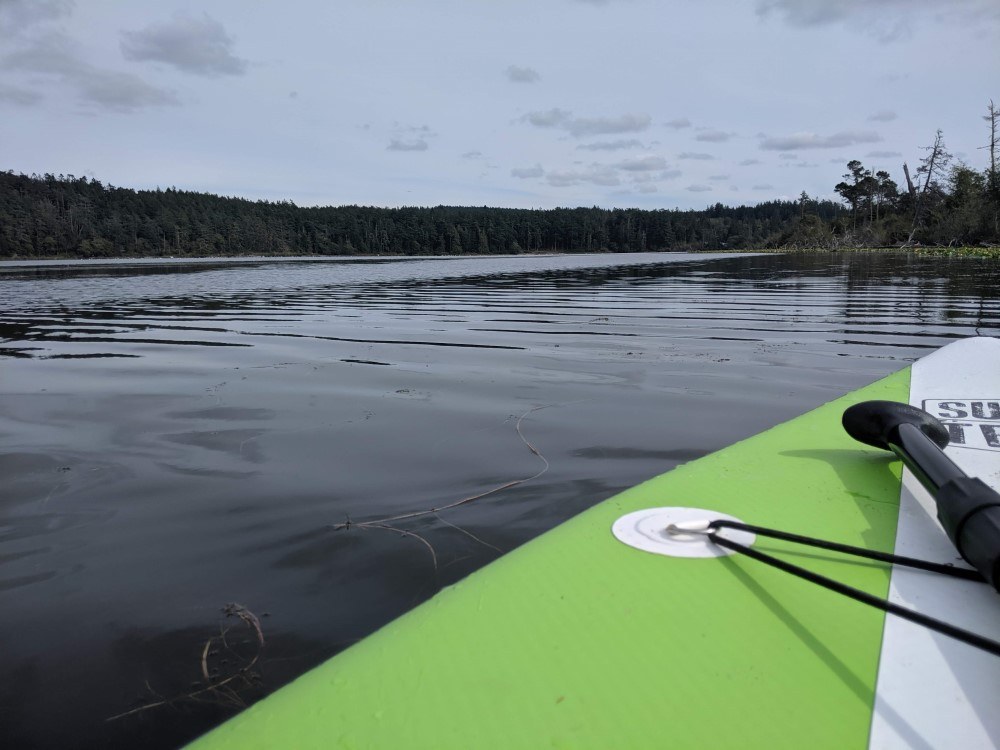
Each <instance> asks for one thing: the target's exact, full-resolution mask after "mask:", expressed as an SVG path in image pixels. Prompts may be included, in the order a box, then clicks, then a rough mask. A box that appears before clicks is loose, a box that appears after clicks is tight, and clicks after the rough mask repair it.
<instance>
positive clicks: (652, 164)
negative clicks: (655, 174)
mask: <svg viewBox="0 0 1000 750" xmlns="http://www.w3.org/2000/svg"><path fill="white" fill-rule="evenodd" d="M615 167H617V168H618V169H624V170H625V171H626V172H651V171H655V170H658V169H659V170H663V169H666V168H667V160H666V159H664V158H663V157H662V156H645V157H642V158H641V159H625V160H623V161H620V162H618V163H617V164H615Z"/></svg>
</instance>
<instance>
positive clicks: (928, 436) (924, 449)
mask: <svg viewBox="0 0 1000 750" xmlns="http://www.w3.org/2000/svg"><path fill="white" fill-rule="evenodd" d="M843 424H844V429H845V430H847V433H848V434H849V435H850V436H851V437H853V438H854V439H855V440H859V441H861V442H862V443H865V444H867V445H872V446H875V447H876V448H882V449H883V450H890V451H892V452H893V453H895V454H896V455H897V456H899V458H900V459H901V460H902V461H903V463H904V464H906V467H907V468H908V469H909V470H910V471H911V472H913V475H914V476H915V477H916V478H917V479H918V480H919V481H920V483H921V484H922V485H923V486H924V487H926V488H927V490H928V491H929V492H930V493H931V496H932V497H933V498H934V501H935V503H936V504H937V516H938V520H939V521H940V522H941V525H942V526H943V527H944V530H945V533H947V534H948V538H949V539H951V541H952V543H953V544H954V545H955V547H956V549H958V551H959V553H960V554H961V555H962V557H963V558H965V560H966V561H967V562H968V563H969V564H970V565H972V566H973V567H974V568H975V569H976V570H978V571H979V572H980V573H981V574H982V576H983V578H985V579H986V580H987V581H988V582H989V583H990V585H992V586H993V587H994V588H995V589H997V590H998V591H1000V494H997V493H996V492H995V491H994V490H993V489H992V488H991V487H989V485H987V484H986V483H985V482H983V481H982V480H980V479H975V478H973V477H970V476H968V475H967V474H966V473H965V472H964V471H962V469H960V468H959V467H958V466H957V465H956V464H955V462H954V461H952V460H951V459H950V458H948V456H946V455H945V454H944V452H943V451H942V448H944V447H945V446H946V445H948V439H949V436H948V430H947V428H946V427H945V426H944V425H943V424H941V422H939V421H938V420H937V419H936V418H934V417H933V416H931V415H930V414H928V413H927V412H925V411H923V410H922V409H918V408H916V407H915V406H909V405H907V404H900V403H896V402H895V401H865V402H863V403H860V404H855V405H854V406H852V407H850V408H849V409H847V410H846V411H845V412H844V418H843Z"/></svg>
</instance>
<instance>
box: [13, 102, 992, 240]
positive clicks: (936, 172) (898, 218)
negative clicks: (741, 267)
mask: <svg viewBox="0 0 1000 750" xmlns="http://www.w3.org/2000/svg"><path fill="white" fill-rule="evenodd" d="M984 119H986V120H987V121H988V122H989V124H990V140H989V145H988V147H989V162H988V163H989V166H988V167H987V169H986V170H984V171H982V172H979V171H976V170H975V169H973V168H971V167H969V166H967V165H966V164H964V163H961V162H957V161H956V160H954V159H953V158H952V156H951V154H950V153H949V152H948V150H947V147H946V145H945V142H944V136H943V134H942V133H941V132H940V131H938V133H937V134H936V136H935V138H934V141H933V142H932V143H931V144H930V145H929V146H928V147H927V149H926V150H925V156H924V157H923V158H922V159H921V160H920V161H919V163H915V164H914V169H913V171H912V172H911V170H910V167H909V166H908V165H907V164H903V165H902V166H903V174H904V177H905V182H903V183H902V185H903V186H902V187H901V186H900V182H897V181H896V180H894V179H893V178H892V177H891V176H890V175H889V173H888V172H885V171H875V172H874V173H873V172H872V171H871V170H870V169H868V168H866V167H865V166H864V165H863V164H862V163H861V162H860V161H858V160H852V161H850V162H848V164H847V165H846V168H847V172H846V173H845V174H844V179H843V181H842V182H840V183H838V184H837V185H836V186H835V187H834V189H835V191H836V192H837V194H838V195H839V196H840V197H841V198H842V202H835V201H832V200H814V199H812V198H810V197H809V196H808V195H807V194H806V193H805V192H803V193H802V194H801V196H800V198H799V199H798V200H797V201H780V200H778V201H769V202H765V203H760V204H757V205H754V206H737V207H729V206H724V205H723V204H721V203H716V204H715V205H713V206H709V207H707V208H706V209H704V210H693V211H690V210H689V211H681V210H676V209H675V210H666V209H664V210H640V209H603V208H596V207H595V208H556V209H547V210H531V209H512V208H488V207H485V206H484V207H482V208H478V207H450V206H437V207H432V208H405V207H404V208H377V207H366V206H337V207H308V208H307V207H298V206H296V205H295V204H294V203H291V202H289V201H280V202H270V201H251V200H246V199H242V198H231V197H221V196H217V195H210V194H206V193H198V192H189V191H184V190H177V189H175V188H167V189H165V190H161V189H157V190H133V189H130V188H123V187H114V186H112V185H105V184H102V183H101V182H100V181H98V180H95V179H89V178H87V177H75V176H73V175H52V174H45V175H35V174H33V175H24V174H15V173H14V172H11V171H6V172H3V171H0V258H8V259H11V258H114V257H155V256H174V257H186V256H261V255H267V256H276V255H463V254H481V255H485V254H518V253H539V252H556V253H558V252H611V253H616V252H645V251H652V252H660V251H697V250H743V249H746V250H751V249H764V248H789V249H794V248H820V249H823V248H826V249H836V248H843V247H913V246H918V245H939V246H956V245H960V246H970V245H995V244H997V243H998V241H1000V178H998V175H997V161H996V129H997V120H998V111H997V109H996V108H995V107H994V105H993V104H992V102H991V103H990V107H989V115H988V116H987V117H985V118H984Z"/></svg>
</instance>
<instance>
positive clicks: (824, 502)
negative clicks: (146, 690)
mask: <svg viewBox="0 0 1000 750" xmlns="http://www.w3.org/2000/svg"><path fill="white" fill-rule="evenodd" d="M924 363H928V365H927V367H924ZM921 367H924V369H926V370H927V372H931V370H933V377H931V378H930V381H929V385H926V387H925V392H923V393H916V394H915V393H912V392H911V369H912V371H913V372H912V379H913V380H914V381H915V382H916V381H917V380H919V381H920V382H921V383H923V382H924V381H926V380H927V376H926V373H924V374H923V375H920V377H917V375H918V374H919V373H918V368H921ZM961 373H973V374H974V377H971V376H970V377H971V379H969V378H966V380H961V379H960V378H959V375H960V374H961ZM956 378H959V379H957V380H956ZM927 388H929V389H930V391H933V392H930V391H927V390H926V389H927ZM871 399H883V400H891V401H903V402H914V401H916V402H917V405H922V406H924V407H925V408H926V407H927V406H930V407H931V408H930V409H928V410H930V411H932V413H933V409H934V408H938V407H939V406H940V404H941V403H946V404H951V406H950V407H944V408H951V409H952V411H953V412H955V413H957V412H959V411H961V409H960V408H959V407H958V406H956V405H957V404H963V403H964V404H966V407H967V408H966V411H967V412H968V413H969V414H971V411H969V409H970V408H971V407H968V404H969V403H971V402H972V401H973V400H977V399H978V400H979V401H978V403H980V404H983V403H990V402H989V399H993V401H998V399H1000V343H998V342H997V341H996V340H993V339H970V340H967V341H962V342H958V343H956V344H954V345H952V346H950V347H946V348H944V349H942V350H939V351H938V352H936V353H935V354H933V355H931V356H930V357H928V358H925V359H924V360H921V362H919V363H917V364H915V365H914V366H913V367H912V368H907V369H905V370H903V371H901V372H898V373H896V374H894V375H892V376H890V377H888V378H885V379H884V380H881V381H879V382H877V383H874V384H872V385H870V386H868V387H866V388H862V389H860V390H858V391H855V392H853V393H850V394H848V395H847V396H845V397H843V398H841V399H838V400H836V401H833V402H831V403H829V404H826V405H825V406H822V407H820V408H819V409H816V410H815V411H812V412H810V413H808V414H805V415H803V416H801V417H799V418H797V419H794V420H792V421H790V422H787V423H785V424H782V425H779V426H778V427H775V428H773V429H771V430H768V431H767V432H764V433H762V434H760V435H757V436H755V437H753V438H751V439H749V440H745V441H743V442H740V443H737V444H736V445H733V446H731V447H729V448H726V449H724V450H722V451H719V452H717V453H714V454H712V455H710V456H706V457H705V458H702V459H699V460H697V461H694V462H692V463H689V464H686V465H683V466H680V467H678V468H676V469H674V470H673V471H671V472H669V473H667V474H664V475H662V476H659V477H656V478H654V479H651V480H650V481H648V482H645V483H644V484H641V485H639V486H637V487H635V488H633V489H630V490H628V491H626V492H623V493H621V494H619V495H617V496H615V497H613V498H611V499H609V500H607V501H605V502H603V503H601V504H600V505H598V506H596V507H594V508H592V509H590V510H588V511H586V512H584V513H582V514H580V515H579V516H577V517H576V518H573V519H572V520H570V521H568V522H566V523H564V524H562V525H561V526H559V527H558V528H556V529H554V530H552V531H550V532H549V533H546V534H544V535H542V536H541V537H539V538H537V539H535V540H534V541H532V542H530V543H528V544H526V545H524V546H523V547H521V548H519V549H517V550H516V551H514V552H511V553H510V554H508V555H506V556H504V557H502V558H501V559H499V560H497V561H496V562H494V563H493V564H491V565H489V566H487V567H486V568H484V569H482V570H480V571H478V572H476V573H474V574H473V575H470V576H469V577H468V578H466V579H465V580H463V581H461V582H460V583H458V584H456V585H454V586H451V587H449V588H447V589H445V590H443V591H441V592H440V593H439V594H437V595H436V596H435V597H434V598H433V599H431V600H430V601H428V602H427V603H425V604H423V605H422V606H420V607H418V608H416V609H415V610H413V611H411V612H410V613H408V614H406V615H405V616H403V617H401V618H399V619H398V620H396V621H395V622H392V623H390V624H389V625H387V626H385V627H384V628H382V629H381V630H379V631H378V632H376V633H375V634H373V635H372V636H370V637H368V638H367V639H365V640H364V641H362V642H361V643H359V644H357V645H356V646H353V647H352V648H349V649H348V650H346V651H344V652H343V653H341V654H339V655H337V656H336V657H334V658H333V659H330V660H329V661H327V662H326V663H324V664H322V665H320V666H319V667H317V668H315V669H313V670H312V671H310V672H308V673H307V674H305V675H303V676H302V677H300V678H299V679H297V680H295V681H294V682H293V683H291V684H290V685H288V686H286V687H284V688H282V689H281V690H279V691H277V692H276V693H274V694H273V695H271V696H269V697H268V698H266V699H264V700H263V701H261V702H260V703H258V704H256V705H254V706H252V707H251V708H249V709H248V710H246V711H244V712H243V713H242V714H240V715H238V716H236V717H235V718H233V719H231V720H230V721H228V722H227V723H225V724H223V725H222V726H220V727H218V728H217V729H215V730H214V731H212V732H210V733H209V734H208V735H206V736H204V737H202V738H201V739H200V740H198V741H197V742H195V743H194V744H193V745H192V747H193V748H197V750H214V749H216V748H234V749H235V748H238V749H239V750H249V749H250V748H543V747H544V748H653V747H664V748H716V747H718V748H722V747H748V748H797V749H798V748H810V750H812V749H814V748H837V749H838V750H843V749H846V748H866V747H869V746H872V747H924V748H928V747H963V748H968V747H977V746H978V747H995V746H996V745H997V744H1000V719H998V718H997V714H998V713H1000V712H996V711H993V710H989V706H986V707H985V708H984V706H983V705H981V704H982V703H983V702H982V701H980V702H979V703H977V702H976V700H975V699H974V698H972V697H971V696H970V695H969V694H968V693H970V689H969V686H971V685H977V686H978V687H977V688H976V690H986V691H989V690H993V691H994V692H993V693H992V696H990V700H989V701H988V702H989V703H992V702H993V699H996V698H1000V665H998V664H997V663H994V662H1000V659H995V658H993V657H990V656H988V655H986V654H983V653H982V652H977V651H976V650H975V649H972V648H971V647H969V646H967V645H965V644H961V643H957V642H951V641H950V640H949V639H947V638H944V637H943V636H938V635H936V634H933V633H930V634H928V632H927V631H925V629H922V628H920V627H919V626H915V625H912V624H910V623H905V622H904V623H903V624H902V625H899V624H898V623H896V624H894V625H893V627H896V629H897V631H898V632H896V633H895V635H894V634H893V633H892V632H890V630H889V624H890V623H891V621H893V620H896V619H897V618H893V617H891V616H886V615H884V614H883V613H882V612H880V611H878V610H876V609H873V608H870V607H867V606H864V605H862V604H859V603H857V602H854V601H851V600H849V599H847V598H844V597H842V596H838V595H836V594H834V593H831V592H829V591H827V590H824V589H822V588H820V587H818V586H816V585H814V584H811V583H808V582H806V581H802V580H800V579H797V578H795V577H793V576H791V575H788V574H787V573H784V572H781V571H779V570H776V569H774V568H771V567H768V566H765V565H763V564H761V563H759V562H757V561H754V560H751V559H749V558H746V557H745V556H742V555H734V556H721V557H704V558H703V557H693V558H682V557H672V556H666V555H663V554H653V553H650V552H647V551H643V550H640V549H636V548H634V547H632V546H629V545H628V544H625V543H623V542H622V541H620V539H619V538H617V537H616V536H615V534H614V533H612V527H613V526H614V525H615V524H616V522H619V521H620V519H622V518H623V516H628V514H632V513H636V512H638V511H644V510H648V509H652V508H663V507H675V508H687V509H700V510H704V511H705V512H706V513H707V514H709V516H711V514H727V515H731V516H735V517H737V518H739V519H740V520H742V521H744V522H746V523H749V524H755V525H759V526H768V527H772V528H777V529H782V530H786V531H792V532H795V533H798V534H805V535H811V536H816V537H820V538H824V539H831V540H835V541H838V542H843V543H846V544H851V545H856V546H860V547H865V548H869V549H874V550H880V551H888V552H892V551H893V550H894V549H895V547H896V539H897V528H898V529H899V530H900V531H899V533H900V536H901V537H902V536H903V535H904V532H905V534H907V535H909V534H910V531H907V530H906V529H905V528H904V520H905V519H904V518H903V517H904V516H905V517H906V518H909V519H910V520H911V521H912V520H913V519H914V518H915V519H916V521H917V523H918V526H919V525H920V524H923V525H924V526H927V522H928V520H930V522H931V524H932V526H931V527H929V529H924V531H925V532H926V533H927V534H928V535H933V534H940V535H941V537H942V538H943V532H941V531H940V529H936V530H935V529H933V523H934V522H933V519H928V518H925V517H924V516H926V513H922V511H920V508H922V507H923V506H922V505H921V503H926V498H922V497H920V495H919V489H917V490H912V488H910V485H911V484H912V482H910V481H909V480H908V481H906V482H903V481H902V475H903V471H902V468H901V465H900V463H899V462H898V461H896V460H894V458H893V456H892V455H891V454H889V453H883V452H880V451H878V450H876V449H873V448H868V447H866V446H864V445H861V444H860V443H857V442H854V441H853V440H852V439H851V438H850V437H849V436H848V435H847V434H846V433H845V432H844V430H843V429H842V427H841V423H840V419H841V415H842V413H843V411H844V409H846V408H847V407H848V406H850V405H851V404H853V403H857V402H860V401H866V400H871ZM935 399H937V400H938V401H936V402H934V400H935ZM932 402H933V403H932ZM982 409H983V407H982V406H981V408H980V412H979V413H980V414H983V413H985V414H986V415H987V417H988V416H989V413H990V412H989V411H988V410H987V412H983V411H982ZM941 410H942V409H941V408H938V411H939V412H940V411H941ZM939 416H941V417H942V418H944V417H949V418H950V417H952V416H953V414H952V412H949V413H948V414H940V413H939ZM952 421H953V422H954V423H955V424H959V423H968V424H970V425H974V426H978V425H979V424H980V423H978V422H975V420H974V419H971V417H970V418H969V419H965V420H964V422H963V420H962V419H961V418H959V417H955V418H954V420H952ZM986 421H988V419H987V420H986ZM998 424H1000V422H998ZM961 429H963V430H966V433H967V435H968V441H967V443H966V444H962V445H958V446H955V447H954V450H953V448H952V447H949V449H948V451H949V455H952V458H953V459H954V460H955V461H956V462H959V463H960V464H961V460H965V458H964V457H965V456H966V455H972V454H973V453H974V454H975V458H976V461H979V462H980V463H979V464H977V466H979V467H981V466H984V465H985V466H987V467H989V466H992V467H993V468H992V475H991V478H989V479H987V478H986V477H985V476H984V473H987V474H988V473H990V472H989V471H987V472H982V471H979V472H971V471H970V473H975V474H976V475H978V476H983V478H984V479H986V480H987V481H990V482H992V483H997V477H998V474H1000V471H998V469H1000V452H991V451H992V449H991V448H990V446H988V445H987V446H985V447H983V445H980V444H979V443H976V444H975V445H972V444H971V443H973V442H975V440H976V439H978V436H979V434H980V432H981V433H982V434H983V435H987V432H988V431H984V430H978V431H977V430H976V429H974V427H963V428H961ZM984 439H985V438H984ZM980 442H981V441H980ZM987 442H988V441H987ZM963 449H965V450H964V453H963ZM998 450H1000V446H998ZM960 459H961V460H960ZM984 461H985V462H986V463H985V464H984V463H982V462H984ZM991 462H992V463H991ZM908 488H910V489H908ZM901 497H902V498H903V503H904V513H903V514H901V513H900V503H901ZM914 497H916V500H914ZM913 502H916V503H917V504H916V506H914V507H915V508H916V509H917V510H916V511H912V509H909V510H908V508H909V506H908V505H907V503H910V504H912V503H913ZM911 511H912V512H911ZM911 516H912V518H911ZM907 538H909V537H908V536H907ZM943 541H944V545H943V546H940V547H939V548H937V551H938V552H939V553H940V554H943V555H944V556H945V557H944V559H939V561H941V562H953V561H954V560H955V558H956V557H957V553H955V551H954V549H952V548H950V547H948V543H947V539H943ZM938 542H940V540H932V546H933V544H937V543H938ZM754 547H755V548H757V549H760V550H763V551H766V552H768V553H769V554H773V555H775V556H779V557H782V558H784V559H786V560H789V561H791V562H794V563H796V564H798V565H801V566H803V567H807V568H809V569H810V570H813V571H816V572H818V573H820V574H822V575H825V576H828V577H830V578H835V579H837V580H839V581H842V582H844V583H846V584H848V585H850V586H853V587H855V588H858V589H862V590H863V591H866V592H869V593H871V594H873V595H875V596H878V597H893V598H894V599H898V598H899V597H902V599H899V600H900V601H905V602H907V603H908V604H913V599H914V597H913V592H914V591H916V592H917V595H916V599H917V603H916V606H924V604H922V603H921V602H920V593H921V592H922V591H924V589H923V586H924V583H922V581H923V580H924V579H928V578H930V577H933V576H932V575H931V574H926V573H921V572H919V571H918V572H917V578H916V583H913V579H912V578H911V579H899V580H897V575H898V571H894V570H893V568H892V567H891V566H888V565H883V564H876V563H869V562H866V561H859V560H858V559H856V558H849V557H845V556H843V555H839V554H835V553H828V552H823V551H821V550H814V549H813V550H809V549H803V548H802V547H798V546H795V545H792V544H789V543H785V542H779V541H773V540H770V539H764V538H762V537H758V538H757V540H756V541H755V542H754ZM932 553H933V551H932ZM890 582H891V583H892V585H890ZM935 585H936V584H935ZM944 586H945V588H948V587H950V588H949V589H948V590H960V596H961V597H964V599H962V603H961V607H963V608H965V609H969V608H971V609H972V610H975V612H976V614H975V615H974V616H973V623H972V625H973V626H975V627H979V628H980V630H983V629H985V630H986V632H985V633H984V634H986V635H988V636H990V637H994V638H995V637H998V636H1000V596H998V595H997V594H996V592H995V591H992V590H991V589H990V588H989V587H988V586H985V585H983V584H978V583H975V582H964V581H948V582H946V584H944ZM948 595H949V594H947V592H946V593H945V595H944V596H945V601H944V603H943V604H933V603H932V604H930V605H928V606H929V607H930V609H929V610H928V611H931V612H933V613H934V615H935V616H938V617H941V618H942V619H952V620H955V617H957V615H956V613H955V612H952V611H950V608H951V607H952V606H953V605H951V604H949V602H948V601H947V596H948ZM969 602H971V604H970V603H969ZM934 607H939V608H938V609H934ZM941 607H943V608H944V611H941V609H940V608H941ZM953 615H955V616H953ZM962 617H964V615H962ZM959 620H961V617H959ZM991 628H992V630H990V629H991ZM900 633H902V635H900ZM894 639H895V640H894ZM884 641H885V643H884ZM897 641H898V642H900V643H902V650H897V651H893V652H891V653H890V652H887V651H884V650H883V648H884V646H885V647H888V646H890V645H893V644H895V645H896V646H899V643H897ZM927 652H929V653H930V657H929V660H930V662H932V663H930V664H929V665H927V664H922V663H921V660H922V659H923V658H924V655H926V653H927ZM939 662H940V663H939ZM941 663H943V664H944V667H943V669H944V672H943V673H942V672H941V671H940V669H939V668H940V667H941ZM890 668H891V669H890ZM925 668H926V669H925ZM935 669H937V670H938V671H935ZM893 670H895V672H893ZM942 675H943V676H942ZM921 680H930V681H931V682H929V683H923V684H914V683H916V682H919V681H921ZM886 691H888V692H886ZM949 691H950V692H949ZM937 704H946V705H947V707H948V708H947V710H946V711H944V712H943V713H942V715H941V717H935V716H933V715H928V714H929V712H931V711H930V708H928V706H934V705H937ZM956 706H957V708H956ZM948 711H951V713H948ZM931 713H932V712H931ZM956 723H958V724H960V725H961V726H960V729H961V731H964V732H965V733H964V734H962V733H961V732H959V733H958V734H955V731H954V725H955V724H956ZM948 724H951V725H952V726H951V727H949V726H947V725H948ZM956 738H961V741H957V740H956Z"/></svg>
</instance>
